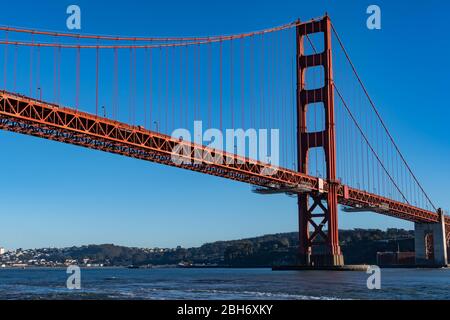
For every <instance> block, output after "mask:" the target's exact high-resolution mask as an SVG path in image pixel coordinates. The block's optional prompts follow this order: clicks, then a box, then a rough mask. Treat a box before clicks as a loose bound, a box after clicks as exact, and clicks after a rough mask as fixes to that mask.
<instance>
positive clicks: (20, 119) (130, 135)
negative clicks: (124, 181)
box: [0, 91, 450, 230]
mask: <svg viewBox="0 0 450 320" xmlns="http://www.w3.org/2000/svg"><path fill="white" fill-rule="evenodd" d="M0 129H3V130H8V131H13V132H18V133H22V134H27V135H32V136H36V137H41V138H45V139H49V140H55V141H60V142H64V143H69V144H74V145H78V146H83V147H87V148H91V149H96V150H102V151H106V152H110V153H116V154H121V155H125V156H128V157H134V158H138V159H143V160H148V161H152V162H157V163H161V164H165V165H169V166H176V167H180V168H184V169H188V170H193V171H197V172H202V173H205V174H209V175H214V176H219V177H223V178H227V179H232V180H236V181H241V182H245V183H249V184H252V185H257V186H262V187H265V188H271V189H277V188H278V189H283V190H290V192H292V193H301V192H317V193H323V194H326V193H327V190H328V188H329V183H328V182H326V181H324V182H323V183H322V182H321V181H320V180H319V178H316V177H313V176H309V175H305V174H301V173H298V172H295V171H292V170H288V169H285V168H276V170H274V167H272V166H270V165H269V164H265V163H262V162H259V161H255V160H252V159H248V158H244V157H240V156H237V155H234V154H230V153H226V152H224V151H221V150H214V149H211V148H208V147H206V146H203V145H198V144H194V143H191V142H188V141H181V140H178V139H175V138H173V137H171V136H168V135H164V134H161V133H157V132H153V131H149V130H146V129H144V128H142V127H137V126H131V125H128V124H125V123H122V122H118V121H114V120H110V119H107V118H102V117H98V116H95V115H92V114H89V113H86V112H81V111H77V110H74V109H72V108H64V107H59V106H57V105H54V104H50V103H46V102H44V101H38V100H35V99H32V98H29V97H26V96H21V95H17V94H13V93H9V92H6V91H0ZM177 145H178V146H181V147H185V148H187V150H189V152H188V153H186V154H184V155H182V158H183V159H184V160H186V162H189V163H183V164H177V163H175V162H174V161H173V159H172V157H173V156H180V154H179V153H177V152H174V148H175V146H177ZM268 172H271V173H272V174H270V175H268V174H267V173H268ZM338 194H339V203H340V204H342V205H346V206H350V207H353V208H370V209H372V210H373V211H374V212H377V213H380V214H385V215H388V216H393V217H397V218H400V219H404V220H408V221H413V222H437V221H438V220H439V216H438V214H437V213H435V212H431V211H427V210H424V209H421V208H417V207H415V206H412V205H409V204H405V203H401V202H398V201H394V200H391V199H387V198H384V197H381V196H378V195H376V194H372V193H368V192H365V191H362V190H358V189H354V188H349V187H347V186H344V185H342V184H339V187H338ZM446 227H447V230H450V217H446Z"/></svg>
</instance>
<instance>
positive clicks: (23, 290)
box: [0, 268, 450, 300]
mask: <svg viewBox="0 0 450 320" xmlns="http://www.w3.org/2000/svg"><path fill="white" fill-rule="evenodd" d="M68 276H69V275H68V274H67V273H66V270H65V269H44V268H43V269H32V268H29V269H23V270H22V269H0V299H1V300H5V299H282V300H286V299H300V300H301V299H319V300H326V299H449V300H450V269H382V270H381V289H380V290H369V289H368V288H367V278H368V277H369V275H368V274H366V273H365V272H332V271H272V270H270V269H180V268H172V269H170V268H168V269H126V268H100V269H81V289H80V290H69V289H67V288H66V280H67V277H68Z"/></svg>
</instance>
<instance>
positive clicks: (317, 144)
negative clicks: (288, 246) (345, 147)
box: [297, 16, 344, 266]
mask: <svg viewBox="0 0 450 320" xmlns="http://www.w3.org/2000/svg"><path fill="white" fill-rule="evenodd" d="M314 33H319V34H320V33H322V34H323V38H322V39H323V47H324V50H323V52H316V50H315V49H314V51H315V52H314V53H313V54H308V53H307V52H306V51H305V41H309V35H310V34H314ZM320 66H321V67H323V69H322V70H323V73H324V74H323V78H324V86H323V87H322V88H316V89H309V88H307V86H306V82H307V79H306V70H307V69H308V68H312V67H320ZM312 104H318V105H322V106H323V109H324V114H325V123H324V130H323V131H320V132H314V131H312V130H308V128H307V112H308V108H310V107H311V105H312ZM312 148H322V149H323V151H324V154H325V162H326V172H324V173H323V174H324V175H325V174H326V181H327V183H328V188H327V190H323V188H322V187H321V186H320V185H321V184H322V185H323V180H322V179H320V178H318V186H319V187H318V189H319V190H318V191H314V192H310V193H308V194H300V195H299V196H298V217H299V259H300V263H301V264H302V265H308V266H341V265H343V264H344V258H343V256H342V253H341V249H340V247H339V237H338V187H339V181H337V179H336V137H335V115H334V88H333V63H332V48H331V22H330V19H329V17H328V16H325V17H324V18H323V19H321V20H314V21H310V22H306V23H303V24H299V25H298V26H297V159H298V171H299V172H302V173H305V174H308V173H309V172H308V154H309V151H310V150H311V149H312Z"/></svg>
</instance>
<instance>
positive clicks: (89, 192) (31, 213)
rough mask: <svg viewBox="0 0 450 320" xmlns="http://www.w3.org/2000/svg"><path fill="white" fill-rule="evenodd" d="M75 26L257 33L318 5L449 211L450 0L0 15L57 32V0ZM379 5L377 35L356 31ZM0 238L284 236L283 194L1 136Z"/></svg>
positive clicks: (60, 18) (161, 241)
mask: <svg viewBox="0 0 450 320" xmlns="http://www.w3.org/2000/svg"><path fill="white" fill-rule="evenodd" d="M72 3H73V4H78V5H79V6H80V7H81V10H82V32H83V33H91V34H121V35H128V34H132V35H155V36H162V35H204V34H222V33H226V34H230V33H236V32H242V31H251V30H259V29H263V28H266V27H270V26H274V25H279V24H283V23H286V22H290V21H293V20H295V19H297V18H298V17H300V18H301V19H303V20H306V19H309V18H312V17H317V16H320V15H322V14H323V13H324V12H325V11H327V12H328V13H329V14H330V16H331V18H332V19H333V21H334V24H335V25H336V27H337V28H338V29H339V31H340V33H341V34H342V35H343V38H344V41H345V43H346V46H347V48H348V49H349V51H350V52H351V55H352V57H353V60H354V62H355V64H356V66H357V68H358V69H359V71H360V73H361V75H362V78H363V79H364V81H365V83H366V85H367V87H368V89H369V91H370V93H371V95H372V96H373V98H374V100H375V102H376V104H377V105H378V107H379V109H380V111H381V113H382V115H383V116H384V119H385V120H386V122H387V124H388V126H389V127H390V129H391V131H392V133H393V135H394V137H395V138H396V139H397V141H398V144H399V145H400V147H401V149H402V151H403V152H404V154H405V155H406V157H407V159H408V160H409V162H410V163H411V165H412V167H413V169H414V171H415V172H416V174H417V176H418V177H419V179H420V181H422V183H423V185H424V187H425V189H426V190H427V191H428V192H429V194H430V195H431V197H432V199H433V200H434V202H435V203H436V204H438V205H439V206H442V207H444V208H450V200H449V196H448V194H449V187H448V181H450V170H449V164H450V134H449V131H448V130H449V129H448V122H449V119H450V108H449V107H450V106H449V92H450V90H449V89H448V86H449V84H450V73H449V72H448V71H449V70H450V59H448V57H447V55H448V52H449V49H450V37H449V36H448V31H447V20H448V12H449V11H450V4H449V3H447V2H445V1H438V0H434V1H432V0H430V1H423V2H421V3H420V4H419V3H418V2H415V1H376V2H372V1H370V2H369V1H356V0H355V1H343V0H341V1H335V0H333V1H303V0H295V1H282V0H277V1H261V0H259V1H234V0H228V1H223V2H220V3H219V2H218V1H184V0H183V1H169V2H163V1H155V2H154V3H152V2H150V1H148V2H144V1H138V0H128V1H125V2H123V1H121V2H119V1H112V2H111V1H76V2H69V1H50V0H47V1H38V2H36V1H20V2H9V3H8V5H7V11H8V14H7V15H5V14H4V15H2V17H1V19H0V24H2V25H13V26H22V27H33V28H41V29H50V30H61V31H64V30H65V20H66V14H65V10H66V7H67V6H68V5H69V4H72ZM370 4H378V5H379V6H380V7H381V10H382V30H381V31H370V30H368V29H367V28H366V26H365V21H366V18H367V15H366V13H365V11H366V8H367V6H368V5H370ZM0 144H1V150H2V151H1V154H2V157H1V158H0V163H1V167H2V168H3V170H2V175H1V176H2V184H1V187H0V191H1V202H2V206H1V208H2V209H1V215H0V217H1V218H0V219H1V220H0V246H4V247H7V248H17V247H25V248H30V247H32V248H34V247H45V246H58V247H59V246H71V245H81V244H90V243H115V244H121V245H128V246H141V247H153V246H159V247H173V246H176V245H182V246H197V245H200V244H202V243H204V242H209V241H215V240H227V239H236V238H244V237H250V236H257V235H262V234H267V233H277V232H287V231H295V230H296V228H297V213H296V201H295V199H292V198H289V197H286V196H271V197H262V196H257V195H255V194H253V193H251V189H250V186H247V185H244V184H239V183H236V182H231V181H227V180H223V179H219V178H215V177H211V176H206V175H201V174H198V173H193V172H189V171H184V170H181V169H176V168H169V167H164V166H161V165H157V164H152V163H148V162H144V161H138V160H134V159H129V158H125V157H120V156H116V155H111V154H107V153H102V152H98V151H91V150H87V149H83V148H79V147H74V146H70V145H65V144H58V143H56V142H50V141H46V140H39V139H36V138H32V137H28V136H21V135H17V134H12V133H6V132H3V131H2V132H0ZM354 227H364V228H369V227H376V228H382V229H385V228H387V227H405V228H411V227H412V224H410V223H406V222H403V221H400V220H395V219H391V218H388V217H384V216H379V215H376V214H345V213H342V214H340V228H347V229H348V228H354Z"/></svg>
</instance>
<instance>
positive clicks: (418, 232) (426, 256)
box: [414, 209, 448, 266]
mask: <svg viewBox="0 0 450 320" xmlns="http://www.w3.org/2000/svg"><path fill="white" fill-rule="evenodd" d="M438 214H439V218H440V221H439V222H437V223H415V225H414V229H415V240H414V245H415V252H416V264H417V265H434V266H445V265H447V264H448V257H447V251H448V249H447V239H446V230H445V216H444V213H443V212H442V210H441V209H439V210H438Z"/></svg>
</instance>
